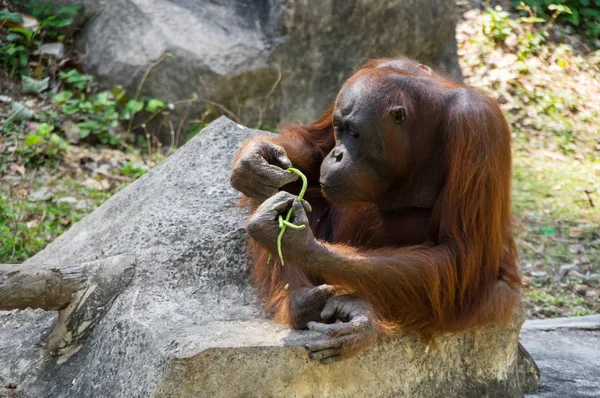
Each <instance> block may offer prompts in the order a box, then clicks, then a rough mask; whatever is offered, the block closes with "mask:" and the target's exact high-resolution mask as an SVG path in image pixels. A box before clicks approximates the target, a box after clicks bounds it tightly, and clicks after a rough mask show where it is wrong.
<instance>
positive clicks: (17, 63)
mask: <svg viewBox="0 0 600 398" xmlns="http://www.w3.org/2000/svg"><path fill="white" fill-rule="evenodd" d="M15 4H17V5H22V6H23V7H25V8H26V9H28V10H29V11H30V12H31V14H32V15H33V17H34V18H35V19H36V20H37V22H38V24H37V26H36V27H35V28H27V27H25V25H24V20H23V17H22V16H21V15H20V14H19V13H14V12H8V11H0V65H7V66H8V67H9V68H10V70H11V72H12V73H13V74H14V73H16V72H19V73H20V74H23V73H25V74H28V73H29V72H30V71H29V69H28V66H29V58H30V55H31V53H32V52H33V51H34V50H35V49H36V48H37V47H38V46H39V45H40V44H41V42H42V41H43V40H45V39H47V38H50V39H58V38H61V37H60V33H61V29H62V28H65V27H67V26H69V25H71V24H72V23H73V17H74V16H75V14H77V12H78V11H79V10H80V9H81V6H79V5H72V6H69V7H57V6H56V5H54V3H52V2H45V1H41V0H28V1H26V2H25V1H15Z"/></svg>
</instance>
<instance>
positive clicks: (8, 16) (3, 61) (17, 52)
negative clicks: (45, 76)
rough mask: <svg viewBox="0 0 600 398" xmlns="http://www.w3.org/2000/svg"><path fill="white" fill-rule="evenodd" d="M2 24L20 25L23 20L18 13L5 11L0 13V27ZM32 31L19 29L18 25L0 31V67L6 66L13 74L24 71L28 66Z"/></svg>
mask: <svg viewBox="0 0 600 398" xmlns="http://www.w3.org/2000/svg"><path fill="white" fill-rule="evenodd" d="M2 23H11V25H12V24H21V23H23V18H22V17H21V15H20V14H18V13H11V12H7V11H2V12H0V26H2V25H1V24H2ZM33 37H34V33H33V31H32V30H29V29H25V28H21V27H19V26H18V25H17V26H12V27H10V28H8V29H0V65H6V66H8V68H9V69H10V70H11V72H12V73H15V72H16V71H17V70H19V69H24V68H26V67H27V65H28V64H29V54H30V50H29V49H28V47H29V45H30V44H31V41H32V40H33Z"/></svg>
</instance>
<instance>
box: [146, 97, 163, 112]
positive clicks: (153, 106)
mask: <svg viewBox="0 0 600 398" xmlns="http://www.w3.org/2000/svg"><path fill="white" fill-rule="evenodd" d="M164 107H165V103H164V102H163V101H161V100H159V99H156V98H151V99H149V100H148V103H147V104H146V111H148V112H150V113H156V112H158V111H160V110H161V109H162V108H164Z"/></svg>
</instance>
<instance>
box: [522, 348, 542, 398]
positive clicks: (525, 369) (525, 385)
mask: <svg viewBox="0 0 600 398" xmlns="http://www.w3.org/2000/svg"><path fill="white" fill-rule="evenodd" d="M517 365H518V369H519V385H520V386H521V391H523V392H531V391H534V390H535V389H537V388H538V386H539V383H540V376H541V372H540V368H538V366H537V364H536V363H535V361H534V360H533V358H532V357H531V355H530V354H529V352H528V351H527V350H526V349H525V347H523V345H522V344H521V343H519V357H518V360H517Z"/></svg>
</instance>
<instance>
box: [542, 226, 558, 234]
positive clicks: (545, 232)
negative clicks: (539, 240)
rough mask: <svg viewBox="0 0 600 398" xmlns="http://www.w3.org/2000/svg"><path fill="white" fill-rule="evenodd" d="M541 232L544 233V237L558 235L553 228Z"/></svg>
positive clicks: (545, 228)
mask: <svg viewBox="0 0 600 398" xmlns="http://www.w3.org/2000/svg"><path fill="white" fill-rule="evenodd" d="M540 232H541V233H543V234H544V235H554V234H556V231H555V230H554V229H552V228H547V227H544V228H540Z"/></svg>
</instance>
